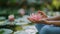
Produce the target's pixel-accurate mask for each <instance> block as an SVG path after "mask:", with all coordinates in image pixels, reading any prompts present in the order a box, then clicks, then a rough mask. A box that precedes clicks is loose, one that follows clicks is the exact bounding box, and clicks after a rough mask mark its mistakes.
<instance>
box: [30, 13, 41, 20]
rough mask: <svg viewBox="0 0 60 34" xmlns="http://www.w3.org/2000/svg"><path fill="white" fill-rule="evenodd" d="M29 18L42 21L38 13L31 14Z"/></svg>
mask: <svg viewBox="0 0 60 34" xmlns="http://www.w3.org/2000/svg"><path fill="white" fill-rule="evenodd" d="M30 18H31V19H33V20H35V21H39V20H40V19H42V15H40V14H39V13H36V14H34V13H32V14H31V15H30Z"/></svg>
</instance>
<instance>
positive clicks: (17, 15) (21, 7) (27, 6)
mask: <svg viewBox="0 0 60 34" xmlns="http://www.w3.org/2000/svg"><path fill="white" fill-rule="evenodd" d="M39 10H41V11H43V12H45V13H46V15H47V16H49V17H52V16H57V15H60V0H0V34H38V33H37V32H38V31H37V30H36V28H35V24H34V23H31V22H30V21H29V20H28V19H27V18H28V17H29V15H30V14H32V13H36V12H37V11H39ZM11 17H12V18H11Z"/></svg>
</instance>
